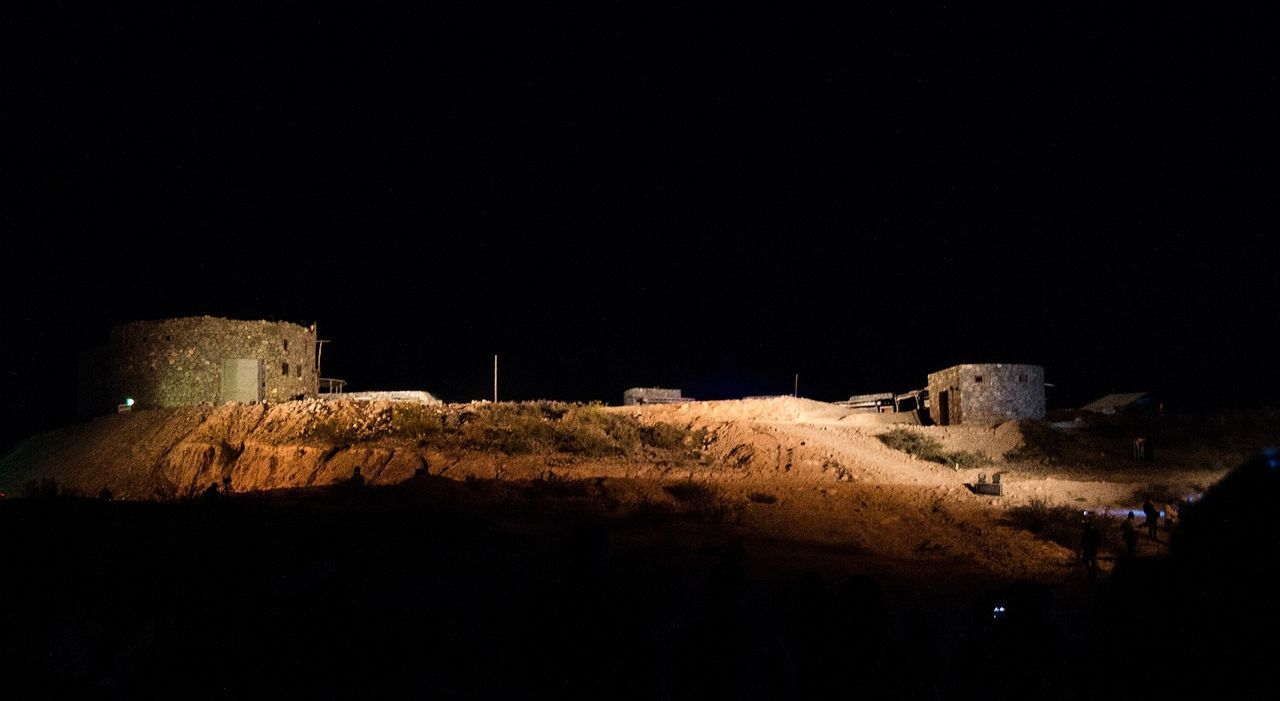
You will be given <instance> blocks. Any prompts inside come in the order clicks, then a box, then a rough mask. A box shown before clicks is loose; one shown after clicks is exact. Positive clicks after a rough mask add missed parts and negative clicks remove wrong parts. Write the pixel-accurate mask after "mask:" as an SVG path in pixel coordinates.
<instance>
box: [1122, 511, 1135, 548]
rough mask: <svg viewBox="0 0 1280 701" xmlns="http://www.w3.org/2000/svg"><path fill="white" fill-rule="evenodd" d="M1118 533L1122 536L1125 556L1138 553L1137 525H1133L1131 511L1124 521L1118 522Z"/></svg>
mask: <svg viewBox="0 0 1280 701" xmlns="http://www.w3.org/2000/svg"><path fill="white" fill-rule="evenodd" d="M1120 535H1121V537H1123V538H1124V554H1125V557H1133V556H1134V555H1137V554H1138V527H1137V526H1136V525H1134V520H1133V512H1132V511H1130V512H1129V515H1128V516H1126V517H1125V519H1124V523H1121V524H1120Z"/></svg>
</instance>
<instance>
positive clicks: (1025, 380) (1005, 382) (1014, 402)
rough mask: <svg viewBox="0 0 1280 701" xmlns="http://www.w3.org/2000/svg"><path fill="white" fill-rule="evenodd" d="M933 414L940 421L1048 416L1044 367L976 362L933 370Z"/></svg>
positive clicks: (969, 421)
mask: <svg viewBox="0 0 1280 701" xmlns="http://www.w3.org/2000/svg"><path fill="white" fill-rule="evenodd" d="M929 398H930V406H929V418H930V419H932V420H933V422H934V423H936V424H939V425H943V426H946V425H952V424H962V423H970V424H972V423H999V422H1001V421H1008V420H1010V419H1042V418H1044V368H1042V367H1040V366H1039V365H1017V364H1010V363H973V364H966V365H955V366H952V367H949V368H947V369H945V370H939V371H938V372H934V373H930V374H929Z"/></svg>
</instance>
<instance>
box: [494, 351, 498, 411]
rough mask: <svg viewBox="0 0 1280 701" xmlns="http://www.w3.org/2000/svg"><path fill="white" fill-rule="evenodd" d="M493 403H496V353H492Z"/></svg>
mask: <svg viewBox="0 0 1280 701" xmlns="http://www.w3.org/2000/svg"><path fill="white" fill-rule="evenodd" d="M493 403H494V404H497V403H498V354H497V353H494V354H493Z"/></svg>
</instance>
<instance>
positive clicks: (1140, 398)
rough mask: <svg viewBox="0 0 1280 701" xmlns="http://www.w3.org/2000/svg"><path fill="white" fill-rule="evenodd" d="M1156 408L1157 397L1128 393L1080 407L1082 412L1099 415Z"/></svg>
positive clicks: (1096, 400) (1103, 398) (1112, 395)
mask: <svg viewBox="0 0 1280 701" xmlns="http://www.w3.org/2000/svg"><path fill="white" fill-rule="evenodd" d="M1154 406H1156V401H1155V397H1152V396H1151V394H1149V393H1147V392H1127V393H1120V394H1108V395H1107V396H1105V397H1102V398H1101V399H1095V400H1093V401H1092V402H1089V403H1088V404H1085V405H1084V406H1082V407H1080V409H1081V411H1094V412H1097V413H1099V414H1115V413H1116V412H1123V411H1131V410H1134V409H1150V408H1152V407H1154Z"/></svg>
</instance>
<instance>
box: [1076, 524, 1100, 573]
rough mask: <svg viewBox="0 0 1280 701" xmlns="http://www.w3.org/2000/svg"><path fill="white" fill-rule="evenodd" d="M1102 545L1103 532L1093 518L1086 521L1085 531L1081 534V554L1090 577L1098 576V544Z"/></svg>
mask: <svg viewBox="0 0 1280 701" xmlns="http://www.w3.org/2000/svg"><path fill="white" fill-rule="evenodd" d="M1100 545H1102V534H1101V533H1099V532H1098V529H1097V528H1095V527H1094V525H1093V520H1092V519H1086V520H1085V522H1084V531H1083V532H1082V533H1081V534H1080V555H1081V557H1082V558H1083V559H1084V566H1085V568H1086V569H1088V571H1089V579H1097V578H1098V546H1100Z"/></svg>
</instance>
